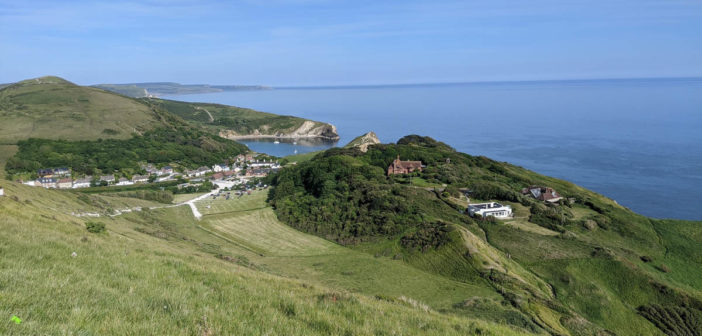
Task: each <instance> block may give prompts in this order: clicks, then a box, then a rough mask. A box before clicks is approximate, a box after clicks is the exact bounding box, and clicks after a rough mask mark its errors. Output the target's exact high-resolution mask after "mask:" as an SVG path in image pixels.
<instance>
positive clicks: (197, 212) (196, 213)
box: [72, 181, 235, 220]
mask: <svg viewBox="0 0 702 336" xmlns="http://www.w3.org/2000/svg"><path fill="white" fill-rule="evenodd" d="M216 184H217V186H219V188H217V189H215V190H212V191H210V192H208V193H206V194H204V195H200V196H198V197H195V198H193V199H191V200H187V201H185V202H180V203H177V204H172V205H164V206H160V207H153V208H150V209H163V208H174V207H178V206H182V205H187V206H189V207H190V209H191V210H192V212H193V216H195V219H197V220H200V219H202V213H200V210H198V209H197V206H195V202H198V201H201V200H203V199H205V198H207V197H210V196H212V195H215V194H218V193H219V191H220V190H222V189H224V188H229V187H232V186H234V185H235V184H234V183H233V182H225V181H219V182H217V183H216ZM132 211H141V207H134V208H127V209H117V210H115V213H114V214H112V215H109V216H111V217H115V216H119V215H123V214H125V213H130V212H132ZM72 215H73V216H76V217H100V214H98V213H87V212H86V213H77V214H76V213H72Z"/></svg>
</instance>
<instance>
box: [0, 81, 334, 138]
mask: <svg viewBox="0 0 702 336" xmlns="http://www.w3.org/2000/svg"><path fill="white" fill-rule="evenodd" d="M153 84H154V86H156V87H160V86H159V85H162V86H163V85H167V84H168V83H153ZM157 84H158V85H157ZM123 89H124V90H128V91H129V90H131V91H139V90H142V89H141V88H137V87H134V86H130V87H123ZM171 116H177V117H180V118H182V120H185V121H187V122H189V123H190V124H191V125H193V126H195V127H204V128H206V129H208V130H209V131H211V132H213V133H215V134H218V135H220V136H222V137H226V138H230V139H233V140H236V139H239V138H245V137H275V136H286V137H314V138H325V139H329V140H337V139H338V134H337V133H336V128H335V127H334V126H333V125H329V124H326V123H321V122H316V121H312V120H307V119H303V118H297V117H293V116H281V115H276V114H272V113H264V112H259V111H255V110H251V109H245V108H239V107H234V106H227V105H219V104H202V103H186V102H179V101H173V100H162V99H157V98H142V99H134V98H130V97H127V96H125V95H122V94H117V93H114V92H110V91H105V90H103V89H100V88H97V87H87V86H79V85H76V84H73V83H71V82H69V81H66V80H64V79H61V78H58V77H41V78H36V79H30V80H25V81H22V82H18V83H14V84H10V85H8V86H6V87H4V88H2V89H0V121H2V123H0V144H3V143H4V144H14V143H16V142H17V141H18V140H22V139H28V138H44V139H65V140H95V139H98V138H103V139H106V138H113V139H127V138H129V137H131V135H132V134H133V133H137V134H141V133H143V132H145V131H147V130H151V129H154V128H157V127H163V126H166V125H167V124H169V118H170V117H171Z"/></svg>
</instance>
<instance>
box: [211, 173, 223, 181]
mask: <svg viewBox="0 0 702 336" xmlns="http://www.w3.org/2000/svg"><path fill="white" fill-rule="evenodd" d="M223 178H224V174H223V173H214V174H213V175H212V176H210V179H212V180H221V179H223Z"/></svg>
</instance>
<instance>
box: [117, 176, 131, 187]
mask: <svg viewBox="0 0 702 336" xmlns="http://www.w3.org/2000/svg"><path fill="white" fill-rule="evenodd" d="M132 184H134V182H132V181H130V180H127V179H126V178H124V177H120V179H119V181H117V184H116V185H118V186H127V185H132Z"/></svg>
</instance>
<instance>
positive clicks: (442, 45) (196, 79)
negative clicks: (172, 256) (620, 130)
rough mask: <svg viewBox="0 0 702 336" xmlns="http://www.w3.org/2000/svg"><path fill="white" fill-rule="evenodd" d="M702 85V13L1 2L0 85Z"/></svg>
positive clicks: (649, 0) (662, 5) (556, 3)
mask: <svg viewBox="0 0 702 336" xmlns="http://www.w3.org/2000/svg"><path fill="white" fill-rule="evenodd" d="M45 75H56V76H60V77H63V78H66V79H68V80H70V81H73V82H75V83H78V84H84V85H87V84H98V83H131V82H152V81H173V82H180V83H208V84H260V85H272V86H316V85H355V84H404V83H436V82H472V81H510V80H551V79H591V78H638V77H697V76H702V1H700V0H696V1H679V0H655V1H654V0H582V1H581V0H529V1H525V0H475V1H470V0H465V1H454V0H432V1H415V0H400V1H390V0H386V1H377V0H373V1H366V0H353V1H331V0H266V1H254V0H248V1H208V0H198V1H191V0H173V1H164V0H146V1H126V2H121V1H68V0H61V1H55V0H52V1H41V0H38V1H16V0H12V1H7V0H0V83H8V82H15V81H18V80H23V79H27V78H34V77H39V76H45Z"/></svg>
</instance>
